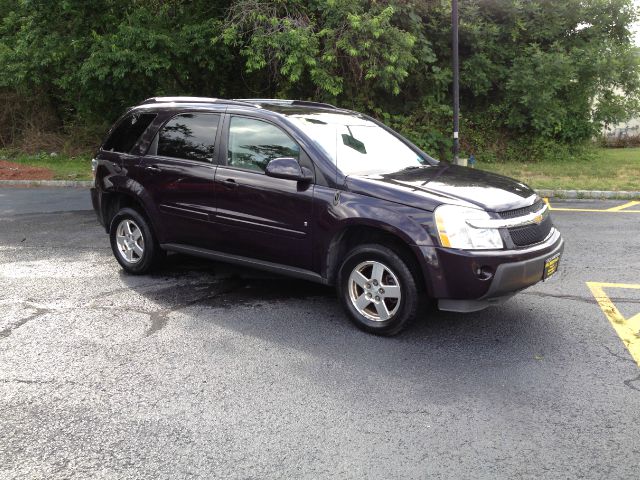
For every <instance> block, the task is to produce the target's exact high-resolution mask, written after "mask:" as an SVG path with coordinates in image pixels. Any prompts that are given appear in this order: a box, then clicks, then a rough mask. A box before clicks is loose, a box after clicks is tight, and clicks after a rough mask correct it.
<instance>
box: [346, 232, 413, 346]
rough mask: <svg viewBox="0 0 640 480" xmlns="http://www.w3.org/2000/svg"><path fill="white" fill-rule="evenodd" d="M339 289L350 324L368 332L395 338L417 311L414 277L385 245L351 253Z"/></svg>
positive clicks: (400, 259) (364, 246)
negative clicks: (352, 323) (351, 322)
mask: <svg viewBox="0 0 640 480" xmlns="http://www.w3.org/2000/svg"><path fill="white" fill-rule="evenodd" d="M337 289H338V296H339V297H340V300H341V302H342V305H343V307H344V309H345V310H346V312H347V313H348V314H349V317H350V318H351V320H352V321H353V322H354V323H355V324H356V326H358V327H359V328H361V329H362V330H365V331H367V332H371V333H375V334H379V335H395V334H397V333H399V332H400V331H401V330H403V329H404V328H405V327H406V326H407V325H408V324H409V323H410V322H411V321H412V320H413V319H414V318H415V316H416V313H417V310H418V303H419V302H418V288H417V283H416V280H415V276H414V274H413V273H412V272H411V269H410V268H409V266H408V265H407V263H406V262H405V260H403V259H402V258H401V257H400V256H399V255H397V254H396V253H395V252H393V251H392V250H391V249H390V248H388V247H385V246H382V245H374V244H372V245H362V246H359V247H356V248H354V249H353V250H351V251H350V252H349V253H348V254H347V256H346V257H345V260H344V261H343V263H342V266H341V267H340V271H339V275H338V283H337Z"/></svg>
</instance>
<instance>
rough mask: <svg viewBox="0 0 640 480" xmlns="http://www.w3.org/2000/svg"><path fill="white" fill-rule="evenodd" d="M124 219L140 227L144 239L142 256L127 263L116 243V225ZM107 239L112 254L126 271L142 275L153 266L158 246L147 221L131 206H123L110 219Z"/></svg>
mask: <svg viewBox="0 0 640 480" xmlns="http://www.w3.org/2000/svg"><path fill="white" fill-rule="evenodd" d="M126 219H130V220H133V221H134V222H135V223H136V225H138V227H140V230H141V231H142V237H143V239H144V252H143V254H142V258H141V259H140V260H139V261H138V262H136V263H129V262H127V261H126V260H124V259H123V258H122V255H120V252H119V251H118V245H117V243H116V231H117V229H118V225H119V224H120V222H122V221H123V220H126ZM109 239H110V241H111V250H113V255H114V256H115V257H116V260H117V261H118V263H119V264H120V266H121V267H122V268H123V269H124V270H125V271H126V272H127V273H131V274H134V275H142V274H144V273H147V272H148V271H150V270H151V269H152V268H153V266H154V262H155V259H156V257H157V252H158V249H159V247H158V246H157V243H156V239H155V236H154V234H153V231H152V230H151V227H150V225H149V222H148V221H147V219H146V218H145V217H144V216H143V215H141V214H140V213H139V212H138V211H136V210H134V209H132V208H123V209H122V210H120V211H119V212H118V213H117V214H116V215H115V216H114V217H113V219H112V220H111V227H110V229H109Z"/></svg>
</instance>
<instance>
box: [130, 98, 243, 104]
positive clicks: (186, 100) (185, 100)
mask: <svg viewBox="0 0 640 480" xmlns="http://www.w3.org/2000/svg"><path fill="white" fill-rule="evenodd" d="M150 103H228V104H233V105H247V103H249V102H241V101H239V100H225V99H222V98H212V97H151V98H147V99H146V100H145V101H144V102H142V103H141V104H140V105H148V104H150Z"/></svg>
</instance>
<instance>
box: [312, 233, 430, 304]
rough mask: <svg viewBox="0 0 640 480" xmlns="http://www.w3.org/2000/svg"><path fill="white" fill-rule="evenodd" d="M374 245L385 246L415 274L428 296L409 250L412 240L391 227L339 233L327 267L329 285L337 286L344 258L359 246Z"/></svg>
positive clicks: (416, 263) (326, 261) (334, 241)
mask: <svg viewBox="0 0 640 480" xmlns="http://www.w3.org/2000/svg"><path fill="white" fill-rule="evenodd" d="M367 243H375V244H380V245H384V246H386V247H388V248H390V249H391V250H393V251H394V252H395V253H396V254H398V255H399V256H400V258H402V259H403V260H404V261H405V263H406V264H407V266H408V267H409V269H410V270H411V271H412V273H413V274H414V275H415V276H416V280H417V283H418V285H420V288H423V289H424V290H425V291H427V293H429V292H428V288H427V284H426V283H425V277H424V273H423V271H422V268H421V266H420V265H421V262H420V259H419V258H418V257H417V255H416V252H415V251H414V250H413V249H412V248H411V247H410V240H408V239H407V238H406V236H405V235H403V234H402V232H399V231H397V230H396V229H395V228H393V227H392V226H389V225H382V224H380V225H374V224H351V225H346V226H345V227H344V228H342V229H341V230H340V231H338V232H336V233H335V234H334V236H333V237H332V239H331V241H330V242H329V246H328V249H327V255H326V259H325V265H324V273H325V278H326V279H327V283H328V284H332V285H333V284H335V283H336V280H337V276H338V271H339V269H340V265H341V264H342V260H343V259H344V257H345V255H346V254H347V253H348V252H349V251H350V250H351V249H353V248H354V247H355V246H357V245H363V244H367Z"/></svg>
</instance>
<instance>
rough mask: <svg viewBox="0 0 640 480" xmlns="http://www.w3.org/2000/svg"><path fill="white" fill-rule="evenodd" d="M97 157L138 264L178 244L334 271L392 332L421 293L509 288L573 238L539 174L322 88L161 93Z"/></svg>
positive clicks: (475, 298) (359, 321) (225, 257)
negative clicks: (527, 175)
mask: <svg viewBox="0 0 640 480" xmlns="http://www.w3.org/2000/svg"><path fill="white" fill-rule="evenodd" d="M92 163H93V171H94V175H95V184H94V186H93V188H92V189H91V197H92V201H93V206H94V209H95V211H96V213H97V215H98V219H99V221H100V223H101V224H102V225H103V226H104V227H105V229H106V232H107V233H108V234H109V236H110V241H111V248H112V249H113V254H114V255H115V258H116V259H117V261H118V262H119V263H120V265H121V266H122V268H123V269H124V270H125V271H126V272H129V273H132V274H144V273H147V272H149V271H150V270H151V269H152V268H153V267H154V265H156V263H157V261H158V260H159V259H160V258H161V257H162V256H163V255H164V254H165V252H179V253H183V254H189V255H195V256H199V257H203V258H208V259H213V260H218V261H223V262H230V263H236V264H241V265H247V266H250V267H254V268H259V269H265V270H268V271H271V272H275V273H279V274H284V275H290V276H293V277H297V278H301V279H305V280H311V281H315V282H320V283H323V284H326V285H335V287H336V289H337V293H338V297H339V299H340V301H341V303H342V305H343V307H344V309H345V311H346V312H347V314H348V315H349V317H350V318H351V320H352V321H353V322H354V323H355V324H356V325H357V326H358V327H360V328H362V329H363V330H366V331H369V332H373V333H377V334H381V335H393V334H396V333H398V332H399V331H400V330H402V329H403V328H404V327H405V326H407V325H408V324H409V322H410V321H411V320H412V319H414V318H415V317H416V315H417V312H418V306H419V304H420V300H421V299H424V298H430V299H433V300H435V301H437V305H438V307H439V308H440V309H441V310H449V311H455V312H473V311H477V310H480V309H483V308H485V307H487V306H489V305H491V304H494V303H498V302H500V301H502V300H504V299H506V298H508V297H510V296H511V295H513V294H514V293H515V292H518V291H519V290H522V289H524V288H527V287H529V286H531V285H534V284H535V283H538V282H540V281H542V280H544V279H546V278H547V277H549V276H550V275H552V274H554V273H555V272H556V270H557V268H558V264H559V260H560V255H561V253H562V250H563V240H562V237H561V236H560V233H559V232H558V230H557V229H556V228H554V226H553V223H552V221H551V217H550V215H549V212H548V209H547V205H546V204H545V203H544V202H543V201H542V200H541V199H540V198H539V197H538V196H537V195H536V194H535V192H533V191H532V190H531V189H530V188H529V187H527V186H526V185H524V184H522V183H519V182H517V181H515V180H512V179H510V178H506V177H503V176H499V175H494V174H490V173H487V172H483V171H477V170H473V169H469V168H465V167H460V166H454V165H451V164H449V163H446V162H439V161H437V160H435V159H433V158H432V157H430V156H429V155H427V154H426V153H424V152H422V151H421V150H420V149H419V148H418V147H416V146H415V145H413V144H412V143H411V142H409V141H408V140H406V139H405V138H403V137H402V136H400V135H399V134H397V133H396V132H394V131H393V130H391V129H390V128H388V127H386V126H385V125H383V124H382V123H380V122H378V121H377V120H375V119H373V118H371V117H368V116H366V115H363V114H361V113H357V112H354V111H350V110H345V109H341V108H336V107H334V106H332V105H328V104H323V103H315V102H307V101H297V100H274V99H243V100H221V99H214V98H199V97H162V98H151V99H148V100H146V101H145V102H143V103H142V104H141V105H139V106H137V107H134V108H132V109H130V110H129V111H128V112H127V113H125V114H124V115H123V116H122V117H121V118H120V119H119V120H118V121H117V122H116V124H115V126H114V127H113V128H112V130H111V131H110V132H109V135H108V136H107V139H106V141H105V142H104V144H103V145H102V146H101V147H100V149H99V151H98V153H97V154H96V156H95V159H94V160H93V162H92Z"/></svg>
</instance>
